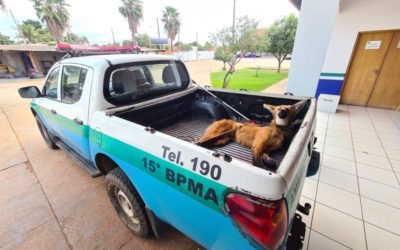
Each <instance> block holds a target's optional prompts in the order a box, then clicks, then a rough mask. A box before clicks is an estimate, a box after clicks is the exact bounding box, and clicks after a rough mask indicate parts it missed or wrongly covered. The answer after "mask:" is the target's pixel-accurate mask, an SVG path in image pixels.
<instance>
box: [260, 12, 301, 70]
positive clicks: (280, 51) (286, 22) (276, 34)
mask: <svg viewBox="0 0 400 250" xmlns="http://www.w3.org/2000/svg"><path fill="white" fill-rule="evenodd" d="M296 28H297V17H296V16H295V15H293V14H291V15H289V16H286V17H284V18H282V19H280V20H277V21H275V22H274V23H273V24H272V25H271V27H269V28H268V31H267V36H266V37H267V39H266V47H267V51H268V52H270V53H272V55H273V56H274V57H275V58H276V59H277V60H278V70H277V72H278V73H279V72H280V71H281V64H282V62H283V61H284V60H285V59H286V57H287V56H288V54H290V53H292V51H293V45H294V38H295V35H296Z"/></svg>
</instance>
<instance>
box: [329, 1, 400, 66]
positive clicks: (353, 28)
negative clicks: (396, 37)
mask: <svg viewBox="0 0 400 250" xmlns="http://www.w3.org/2000/svg"><path fill="white" fill-rule="evenodd" d="M387 29H400V0H343V1H342V2H341V4H340V12H339V15H338V16H337V18H336V21H335V25H334V28H333V32H332V36H331V41H330V42H329V47H328V52H327V54H326V58H325V63H324V66H323V69H322V72H324V73H341V74H344V73H346V69H347V67H348V64H349V62H350V57H351V53H352V51H353V47H354V45H355V42H356V39H357V35H358V33H359V32H362V31H374V30H387Z"/></svg>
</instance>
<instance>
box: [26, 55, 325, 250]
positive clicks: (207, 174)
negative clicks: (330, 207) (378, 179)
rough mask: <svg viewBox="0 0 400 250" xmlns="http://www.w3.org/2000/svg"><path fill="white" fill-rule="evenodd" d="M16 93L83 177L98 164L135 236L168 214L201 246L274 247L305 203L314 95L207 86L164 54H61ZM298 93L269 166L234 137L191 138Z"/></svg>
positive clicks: (313, 156)
mask: <svg viewBox="0 0 400 250" xmlns="http://www.w3.org/2000/svg"><path fill="white" fill-rule="evenodd" d="M19 93H20V95H21V96H22V97H24V98H33V100H32V102H31V110H32V113H33V115H34V117H35V119H36V121H37V124H38V127H39V130H40V132H41V134H42V136H43V138H44V141H45V142H46V144H47V145H48V146H49V147H50V148H52V149H57V148H61V149H63V150H64V151H65V152H67V153H68V154H69V155H70V156H71V157H72V158H73V159H74V160H76V161H77V162H78V163H79V164H80V165H81V166H82V167H83V168H84V169H85V170H86V171H87V172H88V173H89V174H91V175H92V176H93V177H96V176H99V175H105V176H106V178H105V181H106V189H107V192H108V195H109V198H110V200H111V203H112V204H113V206H114V208H115V210H116V212H117V214H118V216H119V217H120V218H121V220H122V221H123V222H124V223H125V224H126V225H127V226H128V227H129V228H130V229H131V230H132V231H133V232H134V233H135V234H137V235H139V236H142V237H147V236H149V235H150V234H155V235H156V236H159V235H160V234H161V233H162V231H163V228H165V227H164V226H165V225H168V224H169V225H172V226H173V227H175V228H176V229H178V230H179V231H181V232H182V233H184V234H185V235H187V236H188V237H190V238H192V239H193V240H195V241H196V242H198V243H199V244H200V245H202V246H203V247H205V248H207V249H254V248H255V249H259V248H266V249H284V248H286V242H287V239H288V235H289V232H290V228H291V226H292V224H293V221H294V218H295V213H296V210H297V209H298V208H299V207H300V208H304V206H299V204H298V201H299V198H300V194H301V191H302V188H303V184H304V180H305V178H306V176H308V175H311V174H312V173H311V172H315V171H316V170H317V169H318V166H319V158H318V156H319V154H318V153H317V152H315V151H314V150H313V145H314V142H315V138H314V131H315V125H316V101H315V100H314V99H313V98H310V99H306V98H300V97H294V96H286V95H268V94H264V93H253V92H248V91H231V90H223V89H212V88H208V89H207V90H206V89H204V88H202V87H200V86H198V85H197V84H195V83H194V81H192V80H191V78H190V76H189V74H188V71H187V69H186V67H185V65H184V64H183V63H182V62H181V61H180V60H179V59H177V58H175V57H172V56H158V55H127V54H125V55H99V56H88V57H73V58H66V59H63V60H61V61H59V62H58V63H56V64H55V65H54V66H53V67H52V68H51V70H50V71H49V73H48V75H47V77H46V80H45V84H44V87H43V89H42V90H41V91H40V90H39V89H38V88H37V87H35V86H31V87H25V88H21V89H20V90H19ZM210 93H211V95H210ZM299 100H307V104H306V105H305V106H304V108H303V110H302V111H301V112H299V114H298V117H297V118H298V119H300V121H301V122H300V123H299V126H297V127H296V128H294V130H295V131H294V132H295V135H294V137H293V138H292V139H291V140H290V141H289V142H287V143H286V144H285V146H284V147H283V148H282V150H280V151H279V152H276V153H275V154H273V155H272V157H273V158H274V159H275V160H276V161H277V162H279V165H278V167H277V168H275V169H263V168H259V167H256V166H253V164H252V154H251V149H248V148H245V147H242V146H240V145H238V144H235V143H234V142H232V143H229V144H228V145H225V146H223V147H218V148H211V149H210V148H205V147H201V146H199V145H198V144H196V142H197V140H198V139H199V137H200V136H201V135H202V134H203V133H204V130H205V128H206V127H207V126H208V125H210V124H211V123H212V122H213V121H216V120H220V119H224V118H228V119H234V120H237V121H242V117H241V116H239V115H237V112H233V111H232V110H235V111H238V112H240V114H243V115H245V116H246V117H249V118H250V119H252V120H253V121H255V122H256V123H258V124H263V125H265V124H268V122H270V120H271V114H270V113H269V112H268V111H267V110H266V109H263V104H265V103H267V104H273V105H281V104H287V105H289V104H293V103H296V102H298V101H299ZM225 104H226V105H225ZM303 210H307V209H303Z"/></svg>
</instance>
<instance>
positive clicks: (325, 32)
mask: <svg viewBox="0 0 400 250" xmlns="http://www.w3.org/2000/svg"><path fill="white" fill-rule="evenodd" d="M338 9H339V0H324V1H321V0H303V1H302V5H301V9H300V15H299V24H298V26H297V31H296V38H295V44H294V48H293V56H292V63H291V66H290V71H289V79H288V85H287V88H286V91H287V92H291V93H293V94H295V95H299V96H314V95H315V92H316V89H317V86H318V81H319V76H320V72H321V70H322V66H323V64H324V59H325V55H326V51H327V49H328V45H329V40H330V37H331V33H332V29H333V26H334V23H335V18H336V16H337V14H338Z"/></svg>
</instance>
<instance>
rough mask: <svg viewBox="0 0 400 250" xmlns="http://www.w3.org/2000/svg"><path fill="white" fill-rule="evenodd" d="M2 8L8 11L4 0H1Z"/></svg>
mask: <svg viewBox="0 0 400 250" xmlns="http://www.w3.org/2000/svg"><path fill="white" fill-rule="evenodd" d="M0 10H2V11H4V12H5V11H6V2H5V1H4V0H0Z"/></svg>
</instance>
